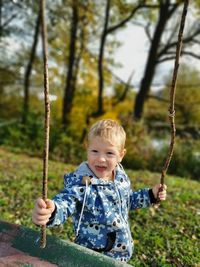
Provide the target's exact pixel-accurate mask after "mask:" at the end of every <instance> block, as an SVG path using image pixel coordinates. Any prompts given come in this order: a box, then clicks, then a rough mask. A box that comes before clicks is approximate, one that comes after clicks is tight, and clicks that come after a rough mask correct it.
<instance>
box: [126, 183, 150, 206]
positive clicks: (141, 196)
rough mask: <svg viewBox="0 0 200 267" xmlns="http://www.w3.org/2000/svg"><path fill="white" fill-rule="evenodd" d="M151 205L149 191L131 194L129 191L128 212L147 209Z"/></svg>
mask: <svg viewBox="0 0 200 267" xmlns="http://www.w3.org/2000/svg"><path fill="white" fill-rule="evenodd" d="M151 205H152V201H151V198H150V195H149V189H148V188H145V189H140V190H138V191H135V192H133V191H132V190H130V210H134V209H140V208H147V207H149V206H151Z"/></svg>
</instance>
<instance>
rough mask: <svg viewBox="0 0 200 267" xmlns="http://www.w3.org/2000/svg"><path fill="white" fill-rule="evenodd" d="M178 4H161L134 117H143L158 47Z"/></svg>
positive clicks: (167, 1) (165, 2)
mask: <svg viewBox="0 0 200 267" xmlns="http://www.w3.org/2000/svg"><path fill="white" fill-rule="evenodd" d="M176 8H177V5H174V6H173V8H170V1H169V0H166V1H164V3H162V4H161V6H160V11H159V19H158V23H157V25H156V28H155V32H154V36H153V39H152V42H151V47H150V51H149V55H148V59H147V64H146V68H145V72H144V77H143V79H142V82H141V85H140V89H139V92H138V94H137V96H136V99H135V105H134V118H135V119H136V120H139V119H141V117H142V114H143V109H144V103H145V100H146V98H147V95H148V93H149V91H150V86H151V83H152V80H153V77H154V74H155V70H156V65H157V64H158V49H159V44H160V41H161V37H162V34H163V32H164V30H165V26H166V23H167V21H168V20H169V18H170V17H171V15H172V14H173V13H174V11H175V10H176Z"/></svg>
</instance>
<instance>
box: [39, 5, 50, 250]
mask: <svg viewBox="0 0 200 267" xmlns="http://www.w3.org/2000/svg"><path fill="white" fill-rule="evenodd" d="M45 5H46V3H45V0H40V12H41V18H42V20H41V23H42V25H41V26H42V27H41V32H42V49H43V62H44V103H45V122H44V126H45V134H44V157H43V184H42V185H43V186H42V198H43V200H44V201H46V200H47V188H48V158H49V121H50V101H49V79H48V47H47V29H46V21H45ZM45 246H46V226H45V225H43V226H41V240H40V247H41V248H44V247H45Z"/></svg>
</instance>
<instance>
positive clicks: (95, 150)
mask: <svg viewBox="0 0 200 267" xmlns="http://www.w3.org/2000/svg"><path fill="white" fill-rule="evenodd" d="M124 154H125V150H123V151H119V148H118V147H117V146H114V145H112V144H111V143H110V142H108V141H106V140H104V139H102V138H101V137H98V136H97V137H94V138H92V139H91V140H90V142H89V144H88V149H87V158H88V164H89V167H90V169H91V170H92V171H93V172H94V174H95V175H96V176H97V177H98V178H102V179H106V180H107V179H108V180H112V179H113V170H114V169H115V167H116V165H117V163H119V162H120V161H121V160H122V158H123V156H124Z"/></svg>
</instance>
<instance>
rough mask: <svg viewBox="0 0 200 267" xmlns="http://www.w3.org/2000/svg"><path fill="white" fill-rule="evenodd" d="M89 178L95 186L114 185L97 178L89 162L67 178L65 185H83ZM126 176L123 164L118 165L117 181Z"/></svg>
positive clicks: (116, 171) (83, 163)
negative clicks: (84, 180)
mask: <svg viewBox="0 0 200 267" xmlns="http://www.w3.org/2000/svg"><path fill="white" fill-rule="evenodd" d="M85 176H87V177H89V178H90V183H91V184H93V185H101V184H102V185H106V184H110V183H112V182H111V181H106V180H104V179H101V178H98V177H96V175H95V174H94V173H93V171H92V170H91V169H90V167H89V165H88V163H87V161H84V162H82V163H81V164H80V165H79V167H78V168H77V169H76V170H75V172H73V173H70V174H68V175H67V176H65V177H64V178H65V184H67V185H83V177H85ZM121 176H124V169H123V167H122V165H121V164H117V166H116V168H115V180H118V179H120V177H121Z"/></svg>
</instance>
